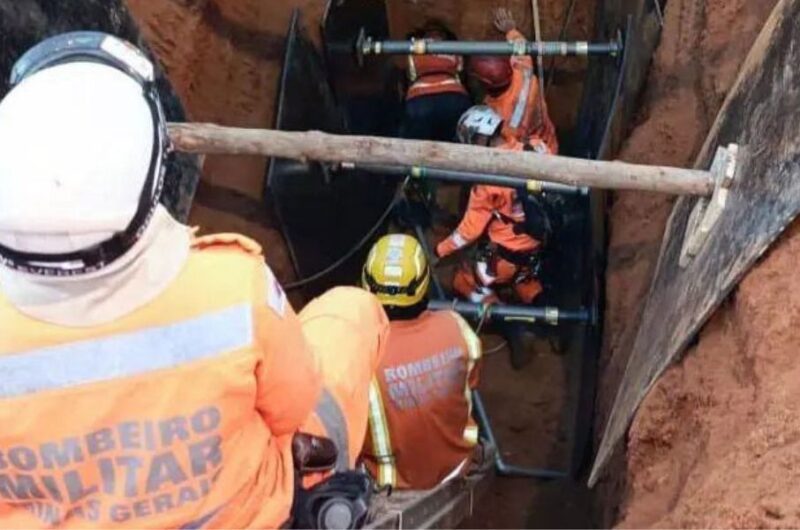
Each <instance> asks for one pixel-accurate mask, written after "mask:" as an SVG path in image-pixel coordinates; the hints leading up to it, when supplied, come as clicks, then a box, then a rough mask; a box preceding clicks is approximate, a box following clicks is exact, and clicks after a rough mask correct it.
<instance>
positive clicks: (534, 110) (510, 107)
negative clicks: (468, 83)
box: [470, 8, 558, 154]
mask: <svg viewBox="0 0 800 530" xmlns="http://www.w3.org/2000/svg"><path fill="white" fill-rule="evenodd" d="M494 23H495V27H496V28H497V29H498V30H499V31H500V32H502V33H504V34H505V35H506V38H507V39H508V40H509V41H510V42H514V41H518V40H525V36H524V35H522V33H520V32H519V31H518V30H517V29H516V28H515V23H514V19H513V17H512V16H511V12H510V11H509V10H508V9H504V8H498V9H496V10H495V22H494ZM470 73H471V75H473V76H474V77H475V78H477V79H478V80H479V81H480V82H481V84H482V85H483V87H484V88H485V89H486V92H487V95H486V99H485V101H484V103H485V104H486V105H488V106H490V107H491V108H492V109H494V111H495V112H497V113H498V114H499V115H500V117H502V118H503V130H502V134H503V138H505V139H506V141H509V142H514V141H517V142H522V143H523V144H524V143H527V142H529V141H530V139H531V137H534V138H537V139H540V140H543V141H544V142H545V143H546V144H547V147H548V149H549V151H550V152H551V153H553V154H558V138H557V136H556V129H555V126H554V125H553V122H552V121H551V120H550V116H549V115H548V113H547V104H546V103H545V101H544V98H543V97H542V95H541V87H540V83H539V79H538V78H537V77H536V74H535V73H534V62H533V59H532V58H531V57H530V56H528V55H523V56H512V57H511V58H510V59H508V58H506V57H499V56H476V57H473V58H472V60H471V61H470Z"/></svg>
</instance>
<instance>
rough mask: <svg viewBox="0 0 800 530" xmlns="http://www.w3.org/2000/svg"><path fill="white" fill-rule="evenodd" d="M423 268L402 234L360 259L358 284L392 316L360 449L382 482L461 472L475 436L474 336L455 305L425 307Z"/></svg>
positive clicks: (407, 482) (436, 478) (423, 485)
mask: <svg viewBox="0 0 800 530" xmlns="http://www.w3.org/2000/svg"><path fill="white" fill-rule="evenodd" d="M430 276H431V271H430V268H429V267H428V263H427V259H426V257H425V254H424V252H423V250H422V247H421V246H420V244H419V242H418V241H417V240H416V239H414V238H413V237H411V236H407V235H402V234H396V235H389V236H385V237H384V238H382V239H381V240H380V241H378V242H377V243H376V244H375V246H373V248H372V250H371V251H370V253H369V257H368V258H367V262H366V264H365V265H364V271H363V275H362V283H363V286H364V288H366V289H369V290H370V291H372V292H373V293H375V295H376V296H377V297H378V299H379V300H380V301H381V303H383V306H384V308H385V309H386V312H387V313H388V315H389V318H390V320H391V332H390V335H389V344H388V346H387V352H386V356H385V357H384V359H383V361H382V362H381V364H380V366H379V368H378V371H377V373H376V375H375V380H374V382H373V388H372V391H371V393H370V415H369V422H370V430H369V436H368V438H367V445H366V446H365V449H364V460H365V462H366V465H367V468H368V469H369V471H370V472H371V473H372V475H373V476H374V477H375V478H376V480H377V482H378V484H379V485H381V486H393V487H397V488H403V489H429V488H433V487H434V486H436V485H437V484H439V483H441V482H442V481H444V480H446V479H448V478H450V477H454V476H457V475H459V474H460V473H463V472H465V471H466V470H467V467H468V465H469V462H470V457H471V455H472V452H473V450H474V448H475V445H476V444H477V443H478V427H477V425H476V424H475V421H474V420H473V418H472V400H471V390H472V389H474V388H476V386H477V384H478V364H479V362H480V358H481V343H480V339H479V338H478V337H477V335H476V334H475V333H474V332H473V331H472V329H471V328H470V326H469V324H467V322H465V321H464V319H462V318H461V316H459V315H458V314H457V313H454V312H452V311H439V312H431V311H428V310H427V305H428V299H427V293H428V286H429V284H430Z"/></svg>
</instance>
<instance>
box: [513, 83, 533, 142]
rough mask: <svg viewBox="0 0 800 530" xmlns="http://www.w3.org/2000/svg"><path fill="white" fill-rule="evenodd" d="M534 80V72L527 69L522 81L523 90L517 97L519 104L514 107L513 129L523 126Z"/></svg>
mask: <svg viewBox="0 0 800 530" xmlns="http://www.w3.org/2000/svg"><path fill="white" fill-rule="evenodd" d="M532 79H533V70H532V69H530V68H526V69H525V74H524V77H523V81H522V90H520V92H519V96H517V104H516V106H515V107H514V113H513V114H512V115H511V121H510V122H509V124H508V125H509V126H510V127H511V128H513V129H516V128H517V127H519V126H520V124H522V118H524V117H525V109H526V108H527V107H528V96H529V95H530V92H531V81H532Z"/></svg>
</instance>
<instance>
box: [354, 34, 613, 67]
mask: <svg viewBox="0 0 800 530" xmlns="http://www.w3.org/2000/svg"><path fill="white" fill-rule="evenodd" d="M622 50H623V42H622V33H618V34H617V37H616V39H615V40H612V41H610V42H585V41H581V42H533V41H523V40H519V41H513V42H509V41H434V40H428V39H411V40H407V41H402V40H400V41H391V40H389V41H378V40H374V39H373V38H372V37H368V36H367V35H366V32H365V30H364V29H363V28H362V29H361V31H360V32H359V34H358V38H357V39H356V42H355V54H356V61H357V63H358V64H359V65H363V64H364V58H365V57H367V56H369V55H508V56H511V55H532V56H539V57H543V56H576V55H577V56H589V55H605V56H611V57H616V56H618V55H619V54H621V53H622Z"/></svg>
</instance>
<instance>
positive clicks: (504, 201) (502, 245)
mask: <svg viewBox="0 0 800 530" xmlns="http://www.w3.org/2000/svg"><path fill="white" fill-rule="evenodd" d="M502 123H503V120H502V118H501V117H500V116H499V115H498V114H497V113H496V112H495V111H493V110H492V109H491V108H489V107H487V106H485V105H478V106H475V107H472V108H471V109H469V110H468V111H467V112H466V113H464V115H463V116H462V117H461V120H460V121H459V124H458V136H459V139H460V140H461V141H462V142H463V143H467V144H474V145H482V146H486V147H495V148H499V149H510V150H515V151H522V150H530V151H535V152H538V153H542V154H549V152H550V151H549V150H548V147H547V144H545V143H544V142H543V141H541V140H539V139H537V138H535V137H534V138H530V139H529V141H528V143H525V144H523V143H521V142H518V141H517V140H515V139H512V140H510V141H509V140H507V139H505V138H504V137H503V136H502V134H501V128H502ZM522 199H523V198H522V197H521V196H520V195H519V193H518V192H517V190H515V189H513V188H506V187H502V186H492V185H484V184H480V185H475V186H473V187H472V190H471V192H470V197H469V202H468V204H467V209H466V211H465V213H464V216H463V218H462V220H461V222H460V223H459V225H458V227H457V228H456V229H455V230H454V231H453V233H452V234H450V236H449V237H447V238H446V239H444V240H442V241H441V242H440V243H439V244H438V245H437V246H436V250H435V253H436V256H437V258H445V257H447V256H450V255H451V254H454V253H456V252H458V251H460V250H462V249H464V248H466V247H468V246H470V245H472V244H473V243H476V242H478V241H479V240H481V238H483V237H484V235H485V236H486V239H488V242H486V244H484V245H483V246H482V247H481V248H480V249H479V250H478V252H477V256H476V258H475V259H474V260H472V261H470V260H466V261H464V262H462V263H461V265H460V266H459V268H458V269H457V270H456V273H455V276H454V278H453V288H454V289H455V291H456V292H457V293H458V294H459V295H460V296H461V297H462V298H465V299H467V300H469V301H471V302H475V303H480V304H492V303H496V302H498V301H499V297H498V294H497V291H496V288H498V287H509V288H511V289H512V290H513V292H514V294H515V296H516V297H517V298H518V299H519V301H520V302H521V303H523V304H531V303H532V302H533V301H534V300H535V299H536V298H537V297H539V296H540V295H541V294H542V291H543V288H542V284H541V282H540V281H539V279H538V277H537V276H538V273H539V268H540V264H539V252H540V250H541V246H542V240H543V239H545V237H546V235H547V234H548V232H549V222H548V217H547V215H546V212H544V211H543V210H541V209H540V210H538V211H535V212H530V213H528V214H527V215H526V211H525V209H526V206H525V204H524V203H523V200H522ZM525 200H526V201H527V202H528V203H530V204H535V203H533V202H531V201H532V199H530V198H527V197H526V198H525ZM533 226H535V229H534V230H530V229H529V227H533ZM531 232H535V233H537V235H539V237H540V239H537V238H536V237H533V236H532V235H531ZM502 327H505V328H506V329H505V331H504V335H505V336H506V338H507V340H508V341H509V343H510V345H511V363H512V365H513V366H514V367H515V368H517V369H520V368H522V367H523V366H524V365H526V364H527V363H528V362H529V360H530V358H531V356H530V354H529V348H526V347H525V346H524V344H523V342H522V329H521V327H520V326H514V325H512V324H507V325H505V326H502ZM512 328H513V329H512Z"/></svg>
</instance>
